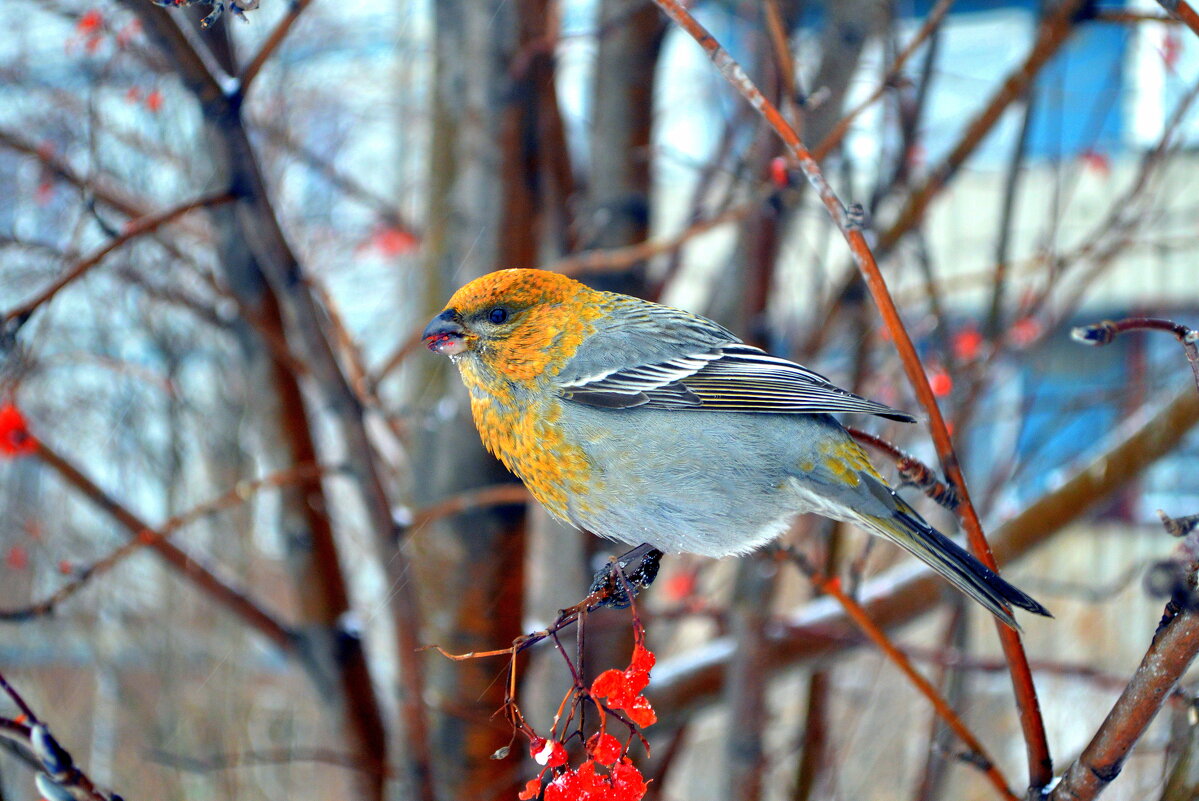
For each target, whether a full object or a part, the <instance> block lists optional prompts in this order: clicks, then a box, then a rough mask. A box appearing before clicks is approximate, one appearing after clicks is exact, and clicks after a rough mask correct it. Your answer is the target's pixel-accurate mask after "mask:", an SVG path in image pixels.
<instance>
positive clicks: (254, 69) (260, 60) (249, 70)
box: [238, 0, 312, 95]
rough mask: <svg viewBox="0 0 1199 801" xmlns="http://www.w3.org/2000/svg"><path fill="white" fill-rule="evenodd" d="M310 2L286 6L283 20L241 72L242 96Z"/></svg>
mask: <svg viewBox="0 0 1199 801" xmlns="http://www.w3.org/2000/svg"><path fill="white" fill-rule="evenodd" d="M311 2H312V0H291V4H290V5H289V6H288V9H287V14H285V15H284V17H283V19H281V20H279V24H278V25H276V26H275V29H274V30H272V31H271V34H270V36H268V37H267V39H266V41H265V42H263V43H262V47H261V48H259V50H258V52H257V53H255V54H254V58H252V59H250V63H249V64H247V65H246V68H245V69H244V70H243V71H242V73H241V76H240V80H239V81H238V88H239V89H240V90H241V93H242V94H243V95H244V94H245V93H246V92H248V91H249V90H250V84H252V83H254V79H255V78H257V77H258V73H259V72H261V71H262V66H263V65H264V64H266V61H267V59H269V58H270V57H271V55H272V54H273V53H274V52H275V50H276V49H277V48H278V47H279V45H281V44H283V40H284V39H286V38H287V34H288V33H289V32H290V31H291V26H292V25H294V24H295V22H296V20H297V19H299V17H300V14H302V13H304V9H306V8H308V5H309V4H310V3H311Z"/></svg>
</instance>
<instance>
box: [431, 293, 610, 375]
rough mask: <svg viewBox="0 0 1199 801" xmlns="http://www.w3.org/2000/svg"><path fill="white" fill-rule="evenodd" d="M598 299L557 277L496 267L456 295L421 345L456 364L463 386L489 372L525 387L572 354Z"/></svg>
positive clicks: (597, 312) (598, 314) (587, 327)
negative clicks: (465, 381) (459, 368)
mask: <svg viewBox="0 0 1199 801" xmlns="http://www.w3.org/2000/svg"><path fill="white" fill-rule="evenodd" d="M603 299H604V293H602V292H596V291H595V290H593V289H590V288H588V287H587V286H585V285H583V284H581V283H579V282H578V281H575V280H574V279H572V278H568V277H566V276H565V275H561V274H559V273H552V272H549V271H546V270H529V269H511V270H500V271H498V272H494V273H489V274H487V275H484V276H482V277H481V278H476V279H475V280H474V281H471V282H470V283H469V284H467V285H465V286H464V287H462V288H461V289H459V290H458V291H457V292H455V293H454V295H453V297H451V298H450V301H449V303H447V304H446V307H445V309H444V310H443V311H442V312H441V314H439V315H437V316H436V317H434V318H433V320H432V322H430V323H429V325H428V327H427V328H426V329H425V332H424V340H425V343H426V344H427V345H428V347H429V349H430V350H432V351H435V352H437V353H441V354H444V355H446V356H449V357H450V358H452V359H453V360H454V361H455V362H457V363H458V364H459V367H461V368H462V369H463V377H464V378H465V379H466V380H467V382H468V385H469V383H470V381H471V376H472V375H477V376H480V377H481V376H483V375H487V374H491V375H494V376H495V377H497V378H503V379H506V380H509V381H515V382H520V383H529V382H531V381H534V380H536V379H537V378H538V377H540V376H542V375H544V374H546V373H550V374H552V373H553V372H555V371H556V368H560V367H561V365H562V364H563V363H565V362H566V360H568V359H569V358H570V357H571V356H572V355H574V352H575V351H576V350H577V349H578V347H579V344H580V343H581V342H582V340H583V338H584V337H585V336H587V335H588V334H589V333H590V332H591V330H592V329H593V326H592V323H593V321H594V320H595V319H597V318H598V317H601V316H602V315H603V309H602V306H603V305H604V304H603ZM468 365H469V366H468Z"/></svg>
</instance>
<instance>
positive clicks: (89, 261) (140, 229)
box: [3, 191, 236, 328]
mask: <svg viewBox="0 0 1199 801" xmlns="http://www.w3.org/2000/svg"><path fill="white" fill-rule="evenodd" d="M235 198H236V196H235V195H234V194H233V193H232V192H228V191H224V192H218V193H215V194H211V195H204V196H203V197H199V198H195V199H193V200H189V201H187V202H186V203H181V204H179V205H178V206H175V207H173V208H170V209H167V210H166V211H162V212H159V213H158V214H151V215H148V216H146V217H141V218H139V219H136V220H130V221H129V223H128V224H126V226H125V228H124V230H122V231H121V235H120V236H118V237H116V238H114V239H112V240H110V241H109V242H108V243H106V244H105V245H104V246H103V247H101V248H100V249H98V250H96V251H95V252H93V253H92V254H91V255H89V256H87V257H85V258H84V259H82V260H81V261H78V262H76V263H75V265H74V266H73V267H71V269H69V270H67V271H66V272H65V273H63V274H62V275H61V276H59V278H58V279H57V280H55V281H54V282H53V283H52V284H50V286H48V287H46V288H45V289H43V290H42V291H41V292H40V293H38V294H37V295H36V296H34V297H33V298H32V299H30V300H28V301H26V302H25V303H22V304H21V305H19V306H17V307H16V308H13V309H10V310H9V311H8V312H6V313H5V314H4V318H3V323H4V325H5V327H6V328H7V327H9V326H13V325H15V326H16V327H20V326H21V325H22V324H24V322H25V321H26V320H28V319H29V316H30V315H32V314H33V312H34V311H36V310H37V308H38V307H39V306H41V305H42V304H43V303H46V302H47V301H49V300H50V299H52V298H53V297H54V296H55V295H57V294H58V293H59V292H60V291H61V290H62V289H63V288H64V287H66V286H68V285H69V284H70V283H71V282H73V281H75V280H76V279H78V278H79V277H80V276H82V275H83V274H84V273H86V272H87V271H88V270H90V269H91V268H92V267H95V266H96V265H97V264H99V263H100V262H101V261H103V259H104V257H105V256H107V255H108V254H109V253H111V252H113V251H114V250H116V249H117V248H119V247H121V246H122V245H124V244H125V243H127V242H129V241H131V240H133V239H137V238H138V237H139V236H142V235H144V234H148V233H150V232H152V231H155V230H157V229H158V228H159V227H161V226H163V225H166V224H167V223H169V222H172V221H174V220H176V219H178V218H180V217H182V216H183V215H185V214H187V213H188V212H191V211H195V210H196V209H202V208H212V207H214V206H219V205H221V204H223V203H228V202H230V201H232V200H234V199H235Z"/></svg>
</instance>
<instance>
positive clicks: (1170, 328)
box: [1070, 317, 1199, 389]
mask: <svg viewBox="0 0 1199 801" xmlns="http://www.w3.org/2000/svg"><path fill="white" fill-rule="evenodd" d="M1127 331H1166V332H1168V333H1171V334H1173V335H1174V338H1175V339H1177V340H1178V341H1179V342H1180V343H1182V347H1183V350H1185V351H1186V355H1187V361H1188V362H1190V364H1191V373H1192V374H1193V375H1194V376H1195V388H1196V389H1199V330H1197V329H1194V328H1189V327H1187V326H1185V325H1183V324H1182V323H1176V322H1174V321H1173V320H1162V319H1159V318H1156V317H1126V318H1124V319H1123V320H1117V321H1115V322H1112V321H1111V320H1104V321H1103V322H1101V323H1094V324H1093V325H1081V326H1079V327H1077V328H1075V329H1074V330H1073V331H1071V332H1070V336H1072V337H1073V338H1074V339H1076V340H1078V341H1079V342H1081V343H1083V344H1084V345H1107V344H1108V343H1110V342H1111V341H1112V340H1114V339H1115V338H1116V337H1117V336H1118V335H1120V334H1123V333H1125V332H1127Z"/></svg>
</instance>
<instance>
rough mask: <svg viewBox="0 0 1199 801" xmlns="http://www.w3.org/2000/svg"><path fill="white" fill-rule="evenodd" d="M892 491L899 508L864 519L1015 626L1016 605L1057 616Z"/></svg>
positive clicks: (867, 524) (880, 532) (878, 531)
mask: <svg viewBox="0 0 1199 801" xmlns="http://www.w3.org/2000/svg"><path fill="white" fill-rule="evenodd" d="M891 495H892V499H893V501H894V503H895V507H896V508H895V511H894V512H893V513H892V514H891V516H890V517H876V516H874V515H861V517H860V518H859V519H860V521H861V523H862V524H863V525H865V526H866V527H868V528H869V529H871V530H872V531H874V532H875V533H878V534H881V535H882V536H884V537H886V538H887V539H889V540H891V541H892V542H894V543H896V544H897V545H900V546H902V547H903V548H905V549H907V550H908V551H910V552H911V553H912V554H914V555H915V556H916V557H918V558H919V559H920V560H921V561H922V562H924V563H925V564H927V565H928V566H929V567H931V568H932V569H933V570H935V571H937V572H938V573H940V574H941V575H942V576H944V577H945V578H947V579H949V581H950V582H951V583H952V584H953V585H954V586H955V587H957V588H958V589H960V590H961V591H962V592H964V593H966V594H967V595H969V596H970V597H971V598H973V599H974V600H976V601H978V602H979V603H980V604H982V605H983V606H985V607H986V608H987V609H988V610H990V612H991V614H993V615H995V617H997V618H999V619H1000V620H1002V621H1003V622H1004V623H1006V624H1007V625H1009V626H1011V627H1012V628H1014V629H1017V630H1019V628H1020V626H1019V625H1018V624H1017V623H1016V619H1015V618H1014V617H1013V616H1012V610H1011V607H1012V606H1018V607H1020V608H1021V609H1027V610H1028V611H1029V612H1034V613H1036V614H1038V615H1044V616H1045V617H1053V615H1051V614H1050V613H1049V610H1048V609H1046V608H1045V607H1044V606H1042V605H1041V604H1039V603H1037V601H1035V600H1033V599H1032V598H1031V597H1029V595H1028V594H1026V593H1025V592H1023V591H1022V590H1020V589H1017V588H1016V587H1014V586H1012V585H1011V584H1009V583H1008V582H1006V581H1004V580H1003V579H1002V578H1000V577H999V575H997V574H996V573H995V572H994V571H993V570H990V569H988V568H987V567H986V566H985V565H983V564H982V563H981V562H979V561H978V560H977V559H975V558H974V557H973V556H972V555H971V554H970V553H969V552H967V551H966V550H965V549H964V548H962V547H961V546H960V545H958V544H957V543H956V542H954V541H953V540H951V539H949V537H946V536H945V535H944V534H942V533H941V532H939V531H937V530H936V529H935V528H933V527H932V526H930V525H929V524H928V523H926V522H924V519H923V518H922V517H920V514H919V513H918V512H917V511H916V510H915V509H913V508H912V507H911V506H909V505H908V504H907V502H905V501H904V500H903V499H902V498H900V497H899V496H898V495H895V494H894V493H891Z"/></svg>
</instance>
